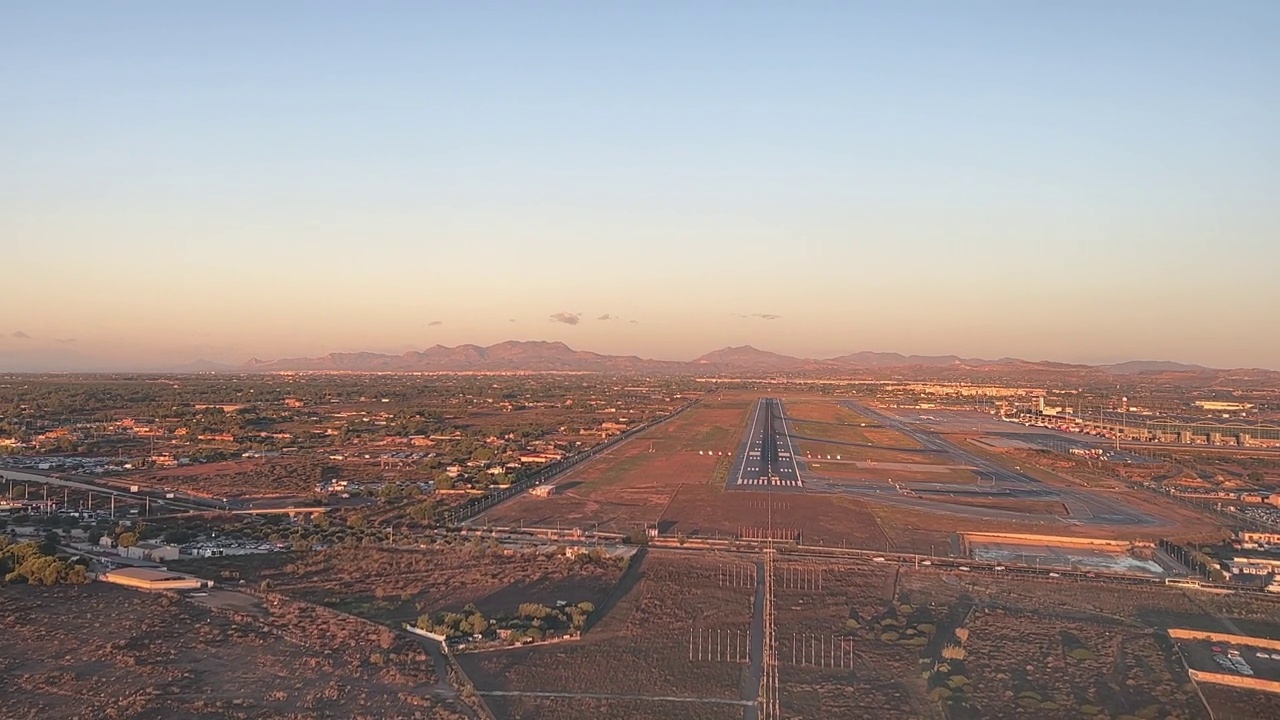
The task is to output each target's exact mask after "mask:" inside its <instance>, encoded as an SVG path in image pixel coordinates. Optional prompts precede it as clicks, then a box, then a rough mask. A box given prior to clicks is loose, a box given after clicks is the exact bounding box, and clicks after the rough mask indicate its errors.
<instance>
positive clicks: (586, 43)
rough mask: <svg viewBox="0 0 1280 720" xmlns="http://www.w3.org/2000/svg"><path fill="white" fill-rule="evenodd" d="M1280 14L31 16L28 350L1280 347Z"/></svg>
mask: <svg viewBox="0 0 1280 720" xmlns="http://www.w3.org/2000/svg"><path fill="white" fill-rule="evenodd" d="M1276 27H1280V3H1275V2H1272V1H1270V0H1267V1H1265V2H1243V1H1241V2H1227V3H1209V2H1200V3H1187V2H1177V1H1173V2H1168V1H1161V2H1148V1H1144V0H1133V1H1130V2H1124V3H1115V2H1100V1H1098V2H1094V1H1090V0H1084V1H1081V2H1071V3H1027V2H1012V1H1010V2H989V1H980V0H974V1H969V2H954V1H950V0H948V1H945V2H925V1H923V0H921V1H914V2H892V3H891V2H852V1H847V2H833V3H822V2H803V3H780V2H765V3H757V2H725V3H716V2H697V3H693V2H688V3H674V2H646V3H635V2H632V3H613V2H606V3H589V2H581V1H579V2H567V3H560V2H540V3H485V2H466V3H461V2H435V3H431V2H404V3H391V2H362V3H349V2H347V3H324V2H285V1H283V0H280V1H276V2H270V3H262V2H232V1H225V2H217V3H173V2H142V1H137V2H94V3H89V2H59V1H57V0H42V2H38V3H21V2H16V1H12V0H11V1H8V2H3V1H0V98H3V100H0V369H9V370H27V369H83V368H103V369H110V368H140V369H141V368H158V367H166V366H169V365H172V364H177V363H183V362H188V361H191V360H195V359H197V358H204V359H209V360H215V361H220V362H236V363H238V362H242V361H244V360H247V359H248V358H250V357H258V358H263V359H269V358H278V357H292V356H303V355H320V354H324V353H327V352H335V351H358V350H367V351H379V352H403V351H405V350H409V349H422V348H425V347H428V346H431V345H435V344H437V343H440V344H445V345H455V344H460V343H478V344H490V343H494V342H499V341H503V340H511V339H516V340H560V341H564V342H566V343H568V344H569V345H571V346H573V347H575V348H579V349H586V350H594V351H597V352H606V353H626V354H637V355H642V356H645V357H654V358H661V359H690V358H693V357H695V356H697V355H700V354H702V353H705V352H708V351H710V350H713V349H716V348H719V347H723V346H726V345H741V344H752V345H755V346H756V347H760V348H764V349H768V350H773V351H777V352H783V353H788V354H793V355H800V356H807V357H829V356H834V355H840V354H844V353H848V352H854V351H859V350H878V351H898V352H904V353H923V354H950V353H955V354H959V355H964V356H974V357H991V358H996V357H1003V356H1016V357H1022V358H1027V359H1033V360H1037V359H1052V360H1061V361H1072V362H1107V361H1116V360H1125V359H1170V360H1179V361H1185V362H1199V363H1204V364H1209V365H1215V366H1231V367H1235V366H1249V367H1254V366H1257V367H1270V368H1275V369H1280V320H1278V319H1277V314H1276V309H1277V308H1278V307H1280V282H1278V281H1277V280H1276V277H1277V269H1280V202H1278V201H1277V198H1280V132H1277V128H1280V82H1277V78H1280V43H1277V42H1275V35H1274V29H1275V28H1276Z"/></svg>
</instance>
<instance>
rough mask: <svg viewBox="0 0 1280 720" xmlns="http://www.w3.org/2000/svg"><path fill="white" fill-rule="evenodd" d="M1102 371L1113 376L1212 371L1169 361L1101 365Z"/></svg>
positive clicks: (1201, 366)
mask: <svg viewBox="0 0 1280 720" xmlns="http://www.w3.org/2000/svg"><path fill="white" fill-rule="evenodd" d="M1099 367H1100V368H1101V369H1103V370H1106V371H1107V372H1109V373H1111V374H1112V375H1142V374H1146V373H1167V372H1204V371H1206V370H1210V369H1211V368H1207V367H1205V366H1203V365H1187V364H1185V363H1177V362H1170V361H1168V360H1130V361H1128V362H1122V363H1116V364H1114V365H1101V366H1099Z"/></svg>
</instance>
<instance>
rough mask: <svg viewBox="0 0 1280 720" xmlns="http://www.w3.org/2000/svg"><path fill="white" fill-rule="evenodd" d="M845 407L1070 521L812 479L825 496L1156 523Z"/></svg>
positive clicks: (985, 513)
mask: <svg viewBox="0 0 1280 720" xmlns="http://www.w3.org/2000/svg"><path fill="white" fill-rule="evenodd" d="M844 404H845V405H846V406H847V407H849V408H850V409H852V410H854V411H856V412H858V413H860V414H861V415H863V416H864V417H867V418H870V419H872V420H875V421H876V422H878V423H880V424H882V425H884V426H885V427H888V428H891V429H893V430H896V431H898V432H900V433H902V434H904V435H906V436H907V437H910V438H912V439H913V440H915V441H916V442H918V443H920V445H921V446H922V447H923V448H924V449H925V450H926V451H928V452H931V453H934V454H936V455H945V456H947V457H950V458H953V459H954V461H955V462H957V463H960V464H964V465H966V466H970V467H973V468H976V471H977V472H978V474H979V475H981V476H982V477H983V480H984V485H985V483H988V482H989V483H991V485H990V487H991V490H992V491H993V492H996V493H1002V494H1004V496H1005V497H1016V498H1023V499H1043V500H1058V501H1060V502H1062V503H1063V504H1064V505H1065V506H1066V507H1067V509H1068V510H1069V511H1070V517H1068V518H1061V519H1056V520H1051V519H1049V518H1046V517H1045V516H1042V515H1036V516H1028V515H1027V514H1025V513H1019V512H1016V511H1011V510H991V509H986V508H978V507H973V506H965V505H962V504H955V505H949V504H947V503H946V502H945V500H944V499H942V498H940V497H937V496H934V497H933V498H932V499H931V500H921V499H919V498H915V497H911V496H908V495H897V494H895V493H886V492H885V488H884V486H883V483H877V484H876V485H875V486H874V487H873V486H859V485H857V484H854V483H850V482H849V481H841V482H840V483H836V482H833V481H820V480H817V479H812V480H811V481H810V484H811V486H813V488H814V489H819V488H821V489H824V490H828V491H835V492H852V493H861V494H868V493H876V494H878V495H880V497H878V498H877V499H878V500H880V501H883V502H888V503H890V504H899V505H904V506H912V507H916V508H923V509H928V510H932V511H934V512H937V511H940V510H945V511H946V512H951V513H956V514H962V515H969V516H972V517H983V518H989V519H998V518H1005V519H1022V520H1027V519H1030V520H1033V521H1037V522H1046V521H1049V522H1056V523H1061V522H1068V523H1075V524H1088V525H1149V524H1153V523H1155V522H1156V521H1155V519H1153V518H1152V517H1150V516H1149V515H1147V514H1145V513H1143V512H1140V511H1138V510H1136V509H1134V508H1132V507H1130V506H1128V505H1126V504H1125V503H1124V502H1123V500H1122V499H1119V498H1115V497H1111V496H1110V495H1109V494H1108V493H1105V492H1101V491H1093V492H1091V491H1087V490H1076V489H1072V488H1065V487H1050V486H1048V485H1045V484H1044V483H1042V482H1040V481H1039V480H1037V479H1036V478H1034V477H1032V476H1030V475H1027V474H1026V473H1023V472H1021V471H1018V470H1010V469H1009V468H1006V467H1004V466H1002V465H1000V464H998V463H995V462H993V461H992V460H990V459H988V458H985V457H983V456H981V455H979V454H977V453H974V452H971V451H970V450H968V449H966V448H964V447H962V446H960V445H959V444H957V443H954V442H952V441H951V440H950V439H948V438H947V437H946V436H945V435H941V434H938V433H934V432H928V431H925V430H923V429H921V428H919V427H917V426H915V425H913V424H911V423H908V422H905V421H903V420H902V419H901V418H898V417H895V416H893V415H890V414H888V413H882V412H880V411H878V410H874V409H871V408H868V407H866V406H864V405H859V404H856V403H853V402H846V403H844Z"/></svg>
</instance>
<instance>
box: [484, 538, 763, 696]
mask: <svg viewBox="0 0 1280 720" xmlns="http://www.w3.org/2000/svg"><path fill="white" fill-rule="evenodd" d="M742 562H743V561H742V560H741V559H739V558H735V559H732V560H730V559H725V560H723V561H721V560H716V559H714V558H706V557H700V556H688V555H684V554H678V553H671V552H665V553H664V552H662V551H649V552H648V553H647V554H646V555H645V556H644V557H643V559H641V560H639V561H638V562H637V563H636V565H635V567H633V568H632V570H631V571H630V573H629V575H628V580H627V581H626V583H625V585H626V590H627V591H626V593H625V594H624V595H622V596H621V597H620V598H619V599H618V600H617V602H616V603H615V604H614V605H613V606H612V607H611V608H610V609H609V610H608V612H607V614H606V615H605V617H604V618H603V619H602V620H601V621H600V622H599V624H598V625H596V626H595V627H594V628H592V629H591V630H590V631H589V632H587V634H586V635H585V636H584V637H583V639H582V640H579V641H571V642H563V643H557V644H549V645H540V646H532V647H525V648H514V649H510V650H503V651H497V652H482V653H469V654H462V655H459V661H460V662H461V663H462V665H463V667H464V668H465V669H466V671H467V674H468V675H469V676H470V677H471V679H472V680H473V681H474V682H475V685H476V687H477V688H478V689H479V690H481V691H482V692H483V691H489V690H499V691H507V692H520V691H525V692H559V693H582V694H584V695H585V694H594V693H600V694H609V695H632V696H671V697H680V698H712V699H721V700H738V699H740V697H741V684H742V679H743V673H744V671H745V669H746V664H745V663H735V662H731V661H715V660H702V661H699V660H696V659H695V660H692V661H691V660H690V659H689V643H690V632H691V631H692V630H694V629H703V630H721V631H742V632H743V633H744V635H745V631H746V630H747V629H748V628H749V627H750V621H751V603H752V598H753V596H754V587H753V586H751V585H749V584H748V585H746V586H744V585H741V584H738V585H732V586H721V584H720V583H719V581H718V577H719V572H720V571H721V568H722V567H727V566H729V565H732V564H734V563H737V564H742ZM631 573H634V575H632V574H631ZM744 654H745V653H744ZM501 702H502V703H503V704H504V705H506V706H507V707H509V708H511V712H513V713H514V714H512V715H511V716H510V717H520V718H530V719H533V718H537V719H538V720H545V719H548V718H578V717H597V715H594V714H592V711H593V710H594V709H601V710H608V711H609V712H612V713H615V714H613V715H608V716H599V717H619V718H622V717H707V718H718V717H723V716H725V710H724V707H723V706H719V705H715V704H713V703H692V704H690V703H679V704H676V703H671V702H669V701H659V700H653V701H642V702H640V703H639V704H636V703H634V702H626V703H619V702H612V701H611V702H610V703H605V704H603V705H601V704H600V702H599V700H595V699H592V698H590V697H579V698H572V699H562V700H548V699H541V698H539V699H529V698H521V699H520V700H518V701H516V700H511V699H502V700H501ZM695 708H697V710H696V711H695ZM627 712H635V713H636V714H635V715H628V714H626V713H627ZM619 713H621V714H619ZM699 713H700V714H699ZM730 714H733V713H730ZM736 716H737V717H741V710H740V709H737V712H736Z"/></svg>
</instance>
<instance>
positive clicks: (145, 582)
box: [98, 568, 213, 592]
mask: <svg viewBox="0 0 1280 720" xmlns="http://www.w3.org/2000/svg"><path fill="white" fill-rule="evenodd" d="M98 579H99V580H101V581H103V582H109V583H112V584H115V585H124V586H125V587H131V588H135V589H137V590H146V591H147V592H159V591H164V590H199V589H201V588H206V587H212V586H213V583H212V582H210V581H208V580H201V579H200V578H198V577H195V576H192V575H183V574H182V573H175V572H169V571H168V570H155V569H151V568H120V569H119V570H109V571H107V572H104V573H99V574H98Z"/></svg>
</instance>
